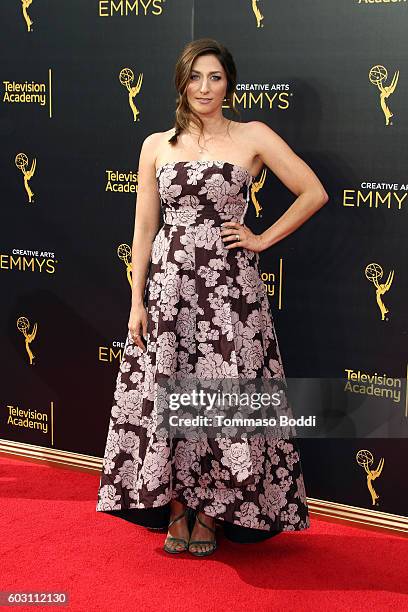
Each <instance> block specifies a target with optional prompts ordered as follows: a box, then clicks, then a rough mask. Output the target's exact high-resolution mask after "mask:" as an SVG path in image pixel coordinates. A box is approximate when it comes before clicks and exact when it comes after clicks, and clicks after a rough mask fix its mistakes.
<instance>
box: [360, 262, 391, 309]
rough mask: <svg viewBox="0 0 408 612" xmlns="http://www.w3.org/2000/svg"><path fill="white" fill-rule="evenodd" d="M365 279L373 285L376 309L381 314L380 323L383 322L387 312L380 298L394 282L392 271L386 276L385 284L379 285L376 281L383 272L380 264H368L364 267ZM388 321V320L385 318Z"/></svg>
mask: <svg viewBox="0 0 408 612" xmlns="http://www.w3.org/2000/svg"><path fill="white" fill-rule="evenodd" d="M364 273H365V276H366V279H367V280H369V281H370V282H371V283H373V285H374V287H375V299H376V302H377V305H378V308H379V309H380V312H381V321H384V319H385V315H386V314H387V312H389V310H388V308H386V306H385V305H384V302H383V301H382V296H383V295H384V293H386V292H387V291H388V290H389V288H390V287H391V285H392V281H393V280H394V270H392V271H391V272H390V273H389V274H388V278H387V280H386V282H385V283H379V282H378V281H379V280H380V279H381V278H382V277H383V275H384V271H383V269H382V267H381V266H380V264H378V263H370V264H368V266H366V269H365V271H364ZM387 320H388V318H387Z"/></svg>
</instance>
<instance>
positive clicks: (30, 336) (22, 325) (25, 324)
mask: <svg viewBox="0 0 408 612" xmlns="http://www.w3.org/2000/svg"><path fill="white" fill-rule="evenodd" d="M29 327H30V323H29V321H28V319H27V317H19V318H18V319H17V329H18V330H19V331H21V333H22V334H23V336H24V338H25V347H26V351H27V354H28V357H29V358H30V365H33V361H34V355H33V352H32V350H31V349H30V342H32V341H33V340H34V338H35V337H36V335H37V323H34V327H33V331H32V332H31V333H29V332H28V329H29Z"/></svg>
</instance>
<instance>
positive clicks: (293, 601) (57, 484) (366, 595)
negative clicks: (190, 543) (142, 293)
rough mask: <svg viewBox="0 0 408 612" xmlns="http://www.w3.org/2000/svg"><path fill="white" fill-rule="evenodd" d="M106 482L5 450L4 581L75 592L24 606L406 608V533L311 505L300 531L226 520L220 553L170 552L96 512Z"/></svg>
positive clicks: (156, 537)
mask: <svg viewBox="0 0 408 612" xmlns="http://www.w3.org/2000/svg"><path fill="white" fill-rule="evenodd" d="M98 481H99V476H97V475H96V474H88V473H85V472H79V471H72V470H69V469H62V468H53V467H48V466H44V465H41V464H38V463H31V462H27V461H23V460H18V459H14V458H13V459H12V458H9V457H7V456H5V455H0V486H1V492H2V495H1V497H2V503H1V523H0V524H1V527H0V529H1V531H2V534H1V536H2V537H1V542H2V547H1V570H0V571H1V584H0V590H2V591H12V590H17V591H19V592H21V591H27V590H31V591H54V592H59V591H65V592H67V593H68V594H69V598H70V602H69V604H68V606H58V607H55V606H47V607H46V608H45V607H44V608H43V607H41V606H17V607H16V608H17V609H19V610H35V609H37V610H38V609H57V608H59V609H69V610H80V611H81V612H88V611H94V610H95V611H96V610H98V611H103V612H104V611H106V612H107V611H110V612H116V611H118V612H119V611H120V612H124V611H129V612H133V611H134V610H140V611H141V612H144V611H152V612H153V611H154V612H158V611H160V610H194V611H195V612H199V611H201V610H203V611H204V610H205V611H208V610H211V611H212V610H217V611H218V610H220V611H221V610H227V609H233V610H236V611H241V610H242V611H244V610H245V611H248V610H251V611H252V610H254V611H255V610H284V609H287V610H290V611H292V610H313V611H315V610H316V609H319V611H322V610H331V611H333V610H353V612H354V611H359V610H361V611H363V610H364V611H367V610H379V611H380V610H381V611H384V610H393V611H395V610H403V609H408V597H407V591H408V570H407V563H406V558H407V552H408V547H407V540H406V539H405V538H403V537H397V536H393V535H388V534H385V533H380V532H374V531H366V530H363V529H358V528H355V527H348V526H342V525H339V524H336V523H328V522H323V521H321V520H318V519H315V518H314V517H313V516H312V518H311V521H312V526H311V528H310V529H308V530H306V531H304V532H299V533H283V534H280V535H279V536H277V537H275V538H272V539H271V540H269V542H264V543H260V544H246V545H245V544H241V545H240V544H233V543H231V542H228V541H227V540H224V539H223V537H222V531H219V532H218V542H219V549H218V550H217V551H216V552H215V554H214V555H213V556H212V557H209V558H207V559H202V560H201V559H196V558H194V557H192V556H191V555H189V554H188V553H183V554H182V555H179V556H177V555H174V556H172V557H170V556H169V555H166V553H165V552H163V551H162V549H161V546H162V542H163V540H164V534H162V533H160V534H159V533H152V532H149V531H147V530H145V529H143V528H142V527H138V526H136V525H133V524H130V523H128V522H126V521H123V520H121V519H118V518H115V517H112V516H109V515H105V514H102V513H97V512H96V511H95V505H96V492H97V486H98ZM2 609H6V608H2ZM7 609H10V608H7Z"/></svg>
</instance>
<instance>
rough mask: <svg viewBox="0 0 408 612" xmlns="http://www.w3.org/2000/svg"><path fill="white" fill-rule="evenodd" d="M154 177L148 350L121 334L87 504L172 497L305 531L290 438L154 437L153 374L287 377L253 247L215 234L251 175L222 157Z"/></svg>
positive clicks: (148, 502) (172, 166) (225, 516)
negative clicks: (94, 484)
mask: <svg viewBox="0 0 408 612" xmlns="http://www.w3.org/2000/svg"><path fill="white" fill-rule="evenodd" d="M156 176H157V180H158V188H159V192H160V197H161V205H162V211H163V219H164V223H163V225H162V226H161V228H160V230H159V231H158V233H157V235H156V237H155V239H154V241H153V245H152V253H151V262H150V269H149V273H148V276H147V281H146V290H145V305H146V309H147V313H148V333H147V339H146V340H147V350H146V351H142V350H141V349H140V348H139V347H138V346H136V345H135V344H134V342H133V340H132V338H131V336H130V334H129V333H128V335H127V338H126V344H125V349H124V352H123V357H122V361H121V364H120V367H119V372H118V375H117V381H116V389H115V393H114V404H113V406H112V411H111V417H110V422H109V430H108V436H107V441H106V448H105V454H104V459H103V468H102V473H101V478H100V485H99V491H98V502H97V506H96V509H97V511H101V512H103V511H113V510H124V509H132V508H134V509H136V508H155V507H159V506H163V505H165V504H167V503H168V502H169V501H170V500H171V499H172V498H175V499H178V500H179V501H181V502H183V503H184V504H186V505H188V506H189V507H191V508H193V509H195V510H199V511H202V512H205V513H206V514H208V515H210V516H213V517H215V518H217V519H219V520H221V521H228V522H231V523H234V524H235V525H238V526H243V527H250V528H254V529H261V530H265V531H272V530H273V531H294V530H302V529H306V528H308V527H309V526H310V523H309V513H308V506H307V500H306V492H305V486H304V481H303V475H302V468H301V462H300V457H299V450H298V447H297V444H296V440H295V439H289V440H285V439H278V438H273V437H271V436H270V435H268V434H257V435H253V436H251V437H249V438H248V439H247V440H244V441H242V442H241V441H234V442H232V443H231V441H229V442H228V441H227V440H226V439H223V438H221V439H217V438H210V437H208V438H207V437H206V436H205V437H203V436H200V435H199V434H197V435H191V436H189V437H188V438H180V439H177V440H176V441H175V440H174V439H173V440H172V442H169V440H168V439H167V438H166V437H165V436H163V431H162V426H161V424H162V421H163V403H162V402H161V400H160V394H158V393H157V385H158V383H157V380H158V377H160V376H168V377H174V378H180V377H181V378H182V377H193V376H194V377H198V378H202V379H208V378H210V379H213V378H237V377H238V378H239V377H242V378H259V377H265V378H284V371H283V366H282V359H281V355H280V352H279V347H278V341H277V337H276V333H275V329H274V324H273V319H272V314H271V310H270V305H269V302H268V297H267V294H266V290H265V287H264V285H263V282H262V280H261V278H260V273H259V269H258V264H259V255H258V253H254V252H253V251H250V250H248V249H245V248H242V247H238V248H233V249H227V248H226V246H225V244H224V242H223V240H222V237H221V234H220V231H221V223H222V222H223V221H227V220H232V219H233V220H235V221H239V222H243V221H244V217H245V214H246V211H247V208H248V202H249V188H250V184H251V181H252V177H251V175H250V173H249V172H248V170H247V169H245V168H243V167H241V166H238V165H235V164H232V163H229V162H226V161H210V162H209V161H179V162H169V163H167V164H165V165H163V166H161V167H160V168H158V170H157V173H156ZM133 265H137V261H136V262H133Z"/></svg>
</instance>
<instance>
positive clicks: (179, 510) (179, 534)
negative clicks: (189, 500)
mask: <svg viewBox="0 0 408 612" xmlns="http://www.w3.org/2000/svg"><path fill="white" fill-rule="evenodd" d="M170 511H171V514H170V522H169V530H168V532H167V536H166V539H165V542H164V550H165V551H166V552H169V553H178V552H182V551H183V550H187V549H188V542H189V540H190V532H189V529H188V523H187V508H186V506H184V504H182V503H180V502H178V501H175V500H173V501H172V502H171V505H170Z"/></svg>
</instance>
